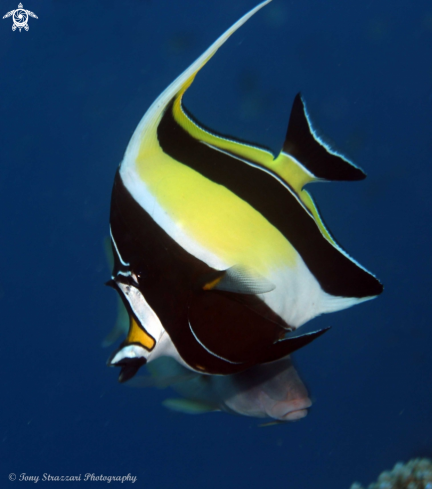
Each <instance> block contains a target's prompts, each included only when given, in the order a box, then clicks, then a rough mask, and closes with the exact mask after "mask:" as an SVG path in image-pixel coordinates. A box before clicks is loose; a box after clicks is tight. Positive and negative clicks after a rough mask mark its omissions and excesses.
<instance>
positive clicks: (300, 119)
mask: <svg viewBox="0 0 432 489" xmlns="http://www.w3.org/2000/svg"><path fill="white" fill-rule="evenodd" d="M283 151H284V153H287V154H289V155H291V156H293V157H294V158H295V159H296V160H297V161H298V162H299V163H301V164H302V165H303V166H304V167H305V168H306V169H307V170H308V171H309V172H310V173H312V174H313V175H314V176H315V177H316V178H319V179H323V180H363V179H364V178H366V174H365V173H364V172H363V171H362V170H361V169H360V168H358V167H357V166H355V165H354V164H353V163H351V162H350V161H349V160H348V159H346V158H345V157H344V156H342V155H341V154H339V153H337V152H336V151H334V150H332V149H331V148H330V146H329V145H328V144H326V143H325V142H324V141H323V140H322V139H320V138H319V136H318V135H317V133H316V131H315V130H314V129H313V127H312V124H311V122H310V119H309V116H308V113H307V110H306V107H305V104H304V102H303V99H302V97H301V95H300V94H297V95H296V97H295V99H294V102H293V106H292V109H291V115H290V120H289V124H288V131H287V135H286V139H285V143H284V145H283Z"/></svg>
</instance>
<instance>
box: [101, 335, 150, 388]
mask: <svg viewBox="0 0 432 489" xmlns="http://www.w3.org/2000/svg"><path fill="white" fill-rule="evenodd" d="M147 354H148V352H146V351H145V349H144V348H143V347H142V346H141V345H139V344H132V345H127V346H121V347H120V348H119V349H118V350H116V351H115V352H114V353H113V354H112V355H111V356H110V357H109V359H108V362H107V365H108V366H109V367H120V373H119V376H118V381H119V382H120V383H121V384H122V383H123V382H127V381H128V380H130V379H131V378H132V377H134V376H135V374H136V373H137V372H138V370H139V369H140V368H141V367H142V366H143V365H145V364H146V363H147V358H146V355H147Z"/></svg>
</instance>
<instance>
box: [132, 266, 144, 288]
mask: <svg viewBox="0 0 432 489" xmlns="http://www.w3.org/2000/svg"><path fill="white" fill-rule="evenodd" d="M144 275H145V274H144V270H143V269H142V268H138V269H137V270H134V271H133V272H132V273H131V277H132V280H133V281H134V282H135V283H136V285H139V283H140V282H141V281H142V280H143V278H144Z"/></svg>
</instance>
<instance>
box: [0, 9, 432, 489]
mask: <svg viewBox="0 0 432 489" xmlns="http://www.w3.org/2000/svg"><path fill="white" fill-rule="evenodd" d="M17 2H18V0H1V1H0V6H1V16H3V15H4V14H5V13H6V12H8V11H9V10H12V9H15V8H17V5H16V4H17ZM255 4H256V2H255V1H254V0H236V1H232V0H230V1H228V0H217V1H216V0H206V1H205V2H204V1H202V0H181V1H180V0H158V1H156V0H152V1H144V0H142V1H140V0H122V1H116V2H114V1H111V0H104V1H102V0H100V1H89V2H67V1H62V0H39V1H37V0H27V1H25V2H24V8H26V9H29V10H31V11H33V12H35V13H36V15H38V17H39V19H37V20H36V19H32V18H30V21H29V26H30V30H29V31H28V32H25V31H22V32H21V33H20V32H19V31H16V32H12V30H11V26H12V21H11V19H10V18H9V19H4V20H1V21H0V111H1V112H0V121H1V130H0V252H1V254H0V256H1V259H0V307H1V341H0V371H1V378H2V379H1V393H2V394H1V406H2V409H1V418H0V441H1V445H0V446H1V452H0V464H1V471H0V486H1V487H3V486H4V487H6V485H7V484H12V485H13V484H15V485H17V484H24V483H23V482H21V483H20V482H18V481H15V482H14V483H12V482H9V481H8V474H9V473H10V472H15V473H17V474H18V475H19V474H20V473H23V472H25V473H27V474H29V475H42V474H43V473H44V472H48V473H51V474H52V475H78V474H80V473H81V474H84V473H86V472H95V473H97V474H98V473H103V474H105V475H126V474H127V473H128V472H130V473H131V474H133V475H135V476H137V477H138V482H137V484H136V485H135V486H137V485H138V484H139V487H151V488H165V487H167V488H168V487H188V488H190V489H194V488H202V487H207V488H219V487H224V488H246V487H251V488H255V487H257V488H258V487H275V486H280V487H288V488H291V487H293V488H313V487H320V488H322V487H326V488H327V487H328V488H330V487H332V488H336V489H343V488H349V486H350V484H351V483H352V482H353V481H354V480H360V481H362V482H363V483H368V482H371V481H372V480H373V479H375V478H376V477H377V475H378V474H379V473H380V472H381V471H382V470H384V469H387V468H390V467H392V466H393V465H394V463H395V462H397V461H398V460H408V459H409V458H411V457H414V456H420V455H421V456H431V455H432V453H431V452H432V441H431V435H432V416H431V414H432V413H431V411H432V410H431V401H432V393H431V371H432V355H431V348H432V331H431V313H430V294H431V286H432V278H431V277H432V276H431V272H432V247H431V244H432V243H431V241H432V239H431V237H432V236H431V217H432V196H431V192H430V188H431V177H432V160H431V153H432V57H431V52H432V5H431V3H430V2H429V1H426V0H416V1H415V2H408V1H389V0H377V1H371V0H366V1H364V2H357V1H356V2H354V1H347V0H331V1H326V2H322V1H320V0H301V1H300V0H299V1H286V0H274V1H273V3H272V4H270V5H268V6H267V7H265V8H264V9H263V10H262V11H260V12H259V13H258V14H257V15H256V16H255V17H254V18H253V19H251V20H250V21H249V22H248V23H247V24H246V25H245V26H244V27H242V28H241V30H240V31H239V32H237V33H236V34H235V35H234V36H233V37H232V38H231V39H230V40H229V41H228V43H227V44H226V45H224V46H223V48H222V49H221V50H220V51H219V52H218V54H217V55H216V56H215V57H214V58H213V59H212V60H211V62H210V63H209V64H208V65H207V66H206V67H205V69H204V70H203V71H202V72H201V73H200V75H199V76H198V78H197V80H196V82H195V84H194V85H193V89H191V90H190V91H189V92H188V94H187V96H186V105H187V107H188V108H189V109H190V110H191V112H192V113H194V115H195V116H196V117H197V118H198V119H200V120H201V121H202V122H203V123H205V124H206V125H208V126H210V127H213V128H214V129H216V130H219V131H221V132H224V133H230V134H232V135H233V136H236V137H240V138H243V139H246V140H252V141H256V142H258V143H260V144H265V145H269V146H270V147H272V148H273V149H274V150H275V151H279V149H280V147H281V145H282V142H283V138H284V133H285V129H286V124H287V120H288V115H289V110H290V105H291V101H292V99H293V97H294V95H295V94H296V92H297V91H298V90H301V91H302V92H303V95H304V97H305V99H306V101H307V103H308V107H309V110H310V112H311V113H312V114H313V116H314V120H315V121H316V123H317V124H318V126H319V127H320V128H321V130H322V131H323V133H325V134H326V135H328V136H329V137H331V138H332V139H333V140H334V141H335V143H336V145H337V147H338V148H339V149H340V150H342V151H344V152H346V153H347V154H348V155H350V156H351V157H353V159H354V160H355V161H356V163H358V164H359V165H360V166H361V167H363V168H364V169H365V171H366V172H367V173H368V178H367V180H365V181H363V182H355V183H331V184H316V185H315V186H313V187H312V188H311V191H312V192H313V194H314V196H315V197H316V200H317V201H318V204H319V206H320V209H321V211H322V214H323V216H324V219H325V220H326V223H327V224H328V225H329V227H330V229H331V230H332V232H333V234H334V235H335V236H336V238H337V239H338V240H339V242H340V243H341V244H342V245H343V246H344V247H345V248H346V249H347V250H348V252H349V253H350V254H351V255H352V256H354V257H355V258H356V259H358V260H359V261H360V262H361V263H362V264H363V265H365V266H366V267H367V268H369V269H370V270H372V271H373V272H374V273H376V274H377V276H378V277H380V279H381V280H382V281H383V282H384V284H385V287H386V288H385V292H384V294H383V295H382V296H381V297H380V298H378V299H377V300H375V301H372V302H369V303H366V304H364V305H361V306H358V307H355V308H352V309H349V310H346V311H343V312H340V313H337V314H332V315H328V316H324V317H321V318H318V319H315V320H314V325H315V326H316V327H323V326H327V325H332V326H333V329H332V330H331V332H329V333H327V334H326V335H325V336H324V337H323V338H321V339H319V340H317V341H316V342H315V343H313V344H312V345H310V346H308V347H307V348H305V349H304V350H302V351H300V352H299V353H298V354H297V355H296V361H297V365H298V367H299V370H300V371H301V373H302V376H303V378H304V379H305V380H306V381H307V384H308V386H309V388H310V390H311V392H312V395H313V398H314V401H315V404H314V406H313V408H312V410H311V412H310V414H309V416H308V417H307V418H306V419H304V420H302V421H300V422H299V423H296V424H290V425H286V426H275V427H269V428H258V427H257V424H258V423H257V421H256V420H254V419H249V418H241V417H234V416H229V415H227V414H207V415H202V416H185V415H180V414H175V413H171V412H169V411H167V410H165V409H164V408H163V407H161V406H160V402H161V400H162V399H164V398H165V397H166V396H167V392H165V391H159V390H156V389H149V390H134V389H130V388H128V387H126V386H121V385H118V384H117V381H116V376H117V373H118V372H117V371H114V370H110V369H108V368H107V367H106V366H105V362H106V359H107V356H108V354H109V352H108V351H107V350H103V349H102V348H101V347H100V343H101V340H102V338H103V337H104V336H105V334H106V333H107V332H108V331H109V330H110V328H111V327H112V325H113V322H114V320H115V314H116V298H115V295H114V292H113V291H111V290H109V289H107V288H105V287H103V283H104V281H105V280H106V279H108V278H109V273H110V272H109V270H108V267H107V265H106V260H105V256H104V252H103V238H104V237H105V236H106V235H107V234H108V213H109V201H110V190H111V185H112V181H113V177H114V173H115V170H116V167H117V165H118V164H119V162H120V161H121V158H122V155H123V152H124V150H125V148H126V145H127V143H128V141H129V138H130V136H131V135H132V132H133V130H134V129H135V127H136V125H137V124H138V122H139V120H140V118H141V117H142V115H143V114H144V112H145V110H146V109H147V108H148V106H149V105H150V104H151V102H152V101H153V100H154V99H155V98H156V96H157V95H158V94H159V93H160V92H161V91H162V90H163V89H164V88H165V87H166V86H167V85H168V84H169V83H170V82H171V81H172V80H173V79H174V78H175V77H176V76H177V75H178V74H179V73H180V72H181V71H182V70H184V69H185V68H186V67H187V66H188V65H189V64H190V63H191V62H192V61H194V59H195V58H196V57H198V56H199V55H200V54H201V52H202V51H204V49H205V48H207V47H208V45H210V44H211V43H212V42H213V41H214V40H215V39H216V37H218V36H219V35H220V34H221V33H222V32H223V31H224V30H225V29H226V28H228V27H229V26H230V25H231V24H232V23H233V22H234V21H236V20H237V19H238V18H239V17H240V16H241V15H243V14H244V13H245V12H246V11H248V10H249V9H250V8H252V7H253V6H254V5H255ZM39 484H41V482H39ZM70 484H72V483H70ZM82 484H83V483H82ZM96 485H98V484H96Z"/></svg>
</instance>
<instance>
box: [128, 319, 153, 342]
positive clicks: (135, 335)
mask: <svg viewBox="0 0 432 489" xmlns="http://www.w3.org/2000/svg"><path fill="white" fill-rule="evenodd" d="M126 342H127V343H140V344H141V345H142V346H143V347H144V348H145V349H147V350H153V348H154V346H155V344H156V341H155V340H154V338H152V337H151V336H150V335H149V334H148V333H147V332H146V331H145V330H144V329H143V328H142V327H141V326H140V325H139V324H138V323H137V321H136V320H135V318H134V317H133V316H130V325H129V333H128V335H127V338H126Z"/></svg>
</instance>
